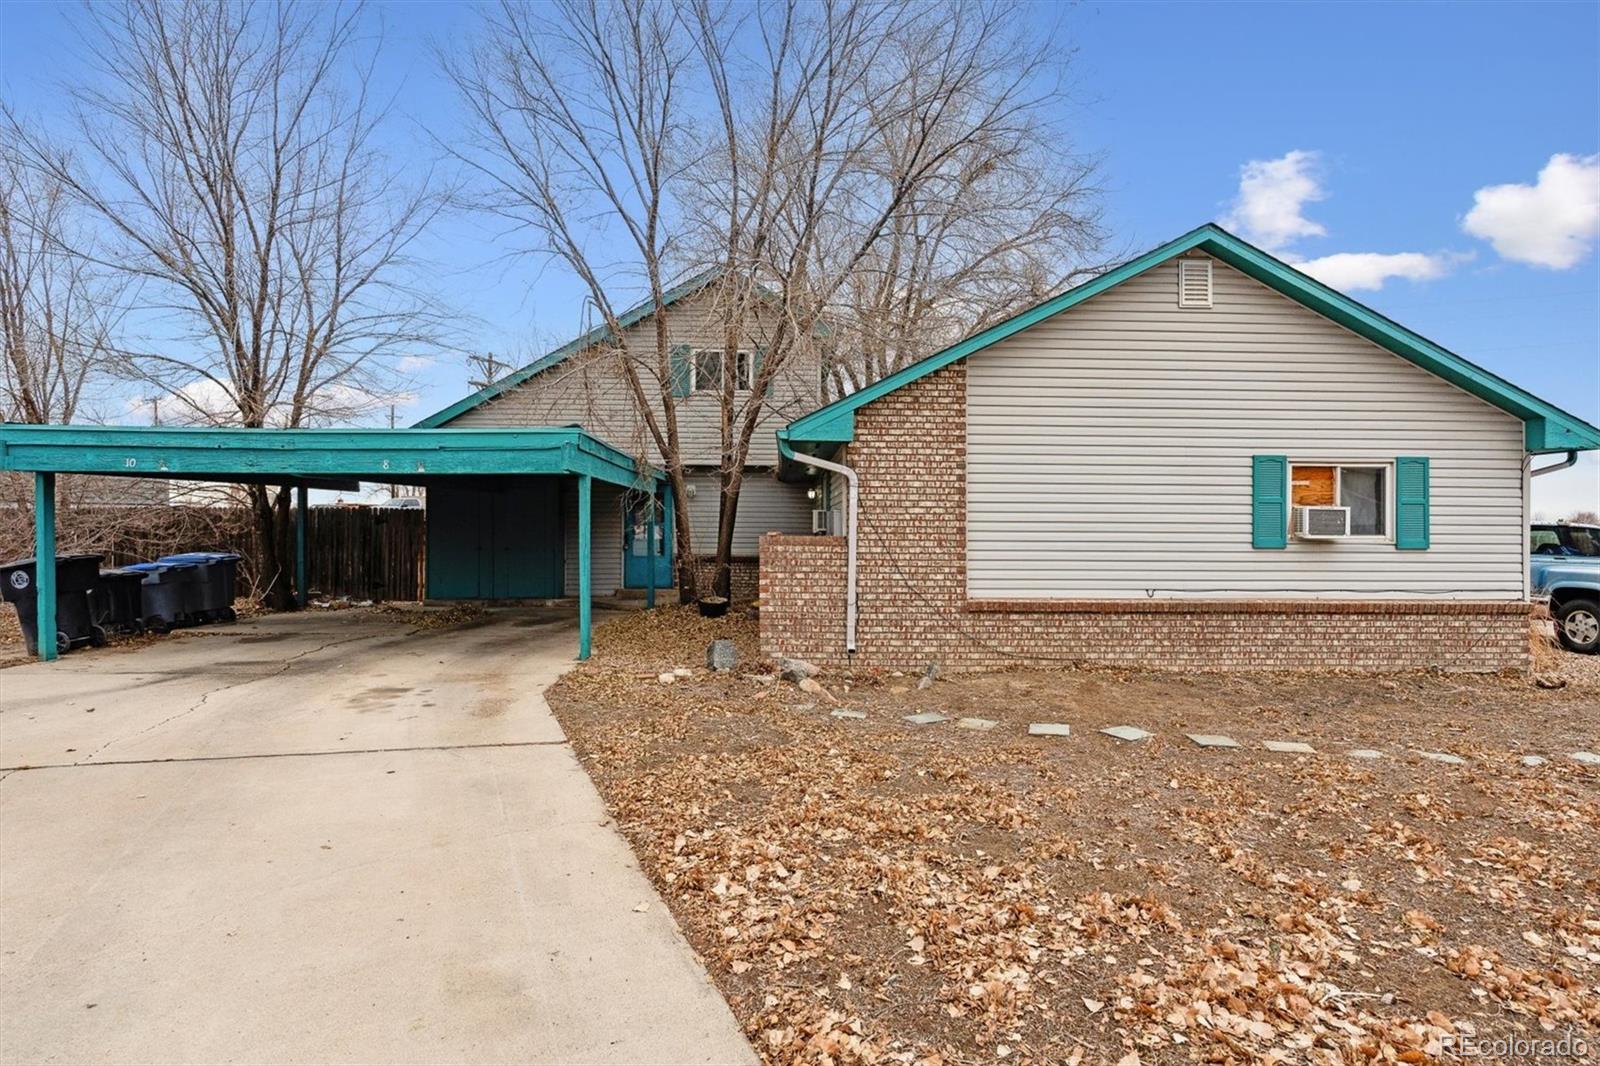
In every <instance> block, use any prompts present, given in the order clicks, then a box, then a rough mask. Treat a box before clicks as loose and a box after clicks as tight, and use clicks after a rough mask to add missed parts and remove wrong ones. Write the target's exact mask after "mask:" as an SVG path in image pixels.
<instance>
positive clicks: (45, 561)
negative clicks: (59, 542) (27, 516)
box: [33, 473, 61, 662]
mask: <svg viewBox="0 0 1600 1066" xmlns="http://www.w3.org/2000/svg"><path fill="white" fill-rule="evenodd" d="M33 592H34V595H35V596H37V597H38V613H36V614H35V615H34V621H35V624H36V625H37V626H38V630H39V658H40V659H42V660H43V661H45V662H49V661H50V660H52V659H54V658H56V657H57V656H59V655H60V654H61V649H60V648H58V647H56V476H55V475H54V474H44V473H37V474H34V475H33Z"/></svg>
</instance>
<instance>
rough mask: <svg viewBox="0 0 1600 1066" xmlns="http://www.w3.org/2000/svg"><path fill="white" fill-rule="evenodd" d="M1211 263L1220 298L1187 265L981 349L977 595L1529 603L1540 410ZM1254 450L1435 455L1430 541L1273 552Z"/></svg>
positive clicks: (1380, 458) (975, 436) (971, 388)
mask: <svg viewBox="0 0 1600 1066" xmlns="http://www.w3.org/2000/svg"><path fill="white" fill-rule="evenodd" d="M1213 269H1214V275H1213V276H1214V306H1213V307H1211V308H1209V309H1187V308H1179V307H1178V300H1177V264H1176V262H1175V261H1169V262H1167V263H1165V264H1163V265H1161V266H1159V267H1155V268H1153V269H1151V270H1150V271H1148V272H1147V273H1145V274H1143V275H1140V276H1139V277H1136V278H1133V279H1130V280H1129V281H1127V282H1124V283H1123V284H1122V285H1119V286H1117V287H1116V288H1113V289H1111V290H1108V291H1107V292H1105V293H1102V294H1100V295H1098V296H1095V297H1093V298H1091V299H1090V300H1087V301H1085V302H1084V303H1082V304H1079V305H1078V306H1077V307H1074V308H1072V309H1070V310H1068V311H1066V312H1064V313H1063V314H1060V315H1057V316H1056V317H1054V318H1052V319H1049V320H1046V321H1044V322H1041V323H1039V324H1038V325H1035V326H1033V327H1031V328H1029V329H1028V330H1025V331H1024V332H1022V333H1019V334H1017V335H1016V336H1014V337H1011V338H1010V339H1008V340H1005V341H1002V342H1000V343H999V344H996V345H995V346H993V347H991V348H988V349H986V350H984V351H982V352H979V353H977V354H976V355H974V356H973V357H972V358H971V359H970V360H969V365H968V372H967V588H968V593H969V595H971V596H973V597H977V598H984V597H991V598H1005V599H1028V598H1097V597H1106V598H1138V599H1142V598H1145V597H1146V596H1156V597H1173V596H1177V597H1185V596H1187V597H1208V598H1233V597H1290V598H1294V597H1325V598H1341V597H1343V598H1352V597H1353V598H1367V597H1396V598H1398V597H1406V596H1428V597H1455V598H1465V599H1521V598H1524V596H1525V585H1524V582H1525V575H1524V573H1523V569H1524V566H1523V559H1524V551H1525V542H1526V539H1527V538H1526V535H1525V530H1526V520H1525V516H1524V506H1523V498H1524V485H1523V463H1522V460H1523V451H1522V424H1521V423H1520V422H1519V421H1518V420H1517V419H1515V418H1513V417H1512V416H1510V415H1508V414H1506V413H1504V412H1502V411H1500V410H1498V409H1496V408H1494V407H1491V406H1490V405H1488V404H1486V403H1484V402H1483V401H1481V400H1479V399H1478V398H1476V397H1474V396H1472V395H1470V394H1468V393H1466V392H1464V391H1462V390H1460V389H1457V388H1455V387H1454V386H1452V385H1450V384H1449V383H1447V382H1445V381H1443V380H1442V379H1440V378H1437V377H1434V376H1433V375H1431V374H1429V373H1427V372H1426V371H1424V370H1422V369H1420V368H1418V367H1416V366H1413V365H1412V364H1410V363H1408V362H1406V361H1404V360H1402V359H1400V358H1398V357H1397V356H1395V355H1393V354H1391V353H1389V352H1387V351H1384V350H1383V349H1381V348H1379V347H1377V346H1376V345H1374V344H1371V343H1370V342H1368V341H1366V340H1364V339H1363V338H1361V337H1358V336H1356V335H1355V334H1353V333H1350V332H1349V331H1347V330H1345V329H1343V328H1342V327H1340V326H1338V325H1336V324H1335V323H1333V322H1331V321H1329V320H1327V319H1325V318H1323V317H1321V316H1320V315H1317V314H1316V313H1314V312H1312V311H1310V310H1308V309H1306V308H1304V307H1301V306H1300V305H1299V304H1296V303H1294V302H1292V301H1291V300H1289V299H1288V298H1286V297H1284V296H1282V295H1280V294H1278V293H1276V292H1274V291H1272V290H1271V289H1268V288H1267V287H1265V286H1263V285H1261V284H1259V283H1258V282H1256V281H1254V280H1252V279H1250V278H1248V277H1246V276H1245V275H1243V274H1241V273H1239V272H1238V271H1235V270H1233V269H1232V268H1231V267H1228V266H1226V265H1225V264H1223V263H1221V262H1217V263H1216V264H1215V266H1214V268H1213ZM1256 454H1283V455H1288V456H1289V457H1290V459H1291V461H1302V462H1310V461H1323V462H1343V463H1351V462H1362V461H1372V462H1390V461H1392V460H1393V459H1394V458H1395V457H1396V456H1399V455H1425V456H1428V457H1429V459H1430V460H1431V508H1432V515H1431V517H1432V547H1431V549H1430V550H1428V551H1422V552H1409V551H1407V552H1402V551H1397V550H1396V549H1395V547H1394V545H1393V544H1392V543H1390V542H1368V541H1340V542H1332V543H1308V542H1297V541H1295V540H1294V539H1292V538H1291V540H1290V543H1289V546H1288V548H1287V549H1286V550H1281V551H1270V550H1256V549H1253V548H1252V547H1251V536H1250V517H1251V484H1250V474H1251V467H1250V458H1251V456H1252V455H1256ZM1389 491H1390V493H1391V505H1390V509H1389V516H1388V522H1389V527H1390V530H1391V531H1392V529H1393V507H1392V491H1393V484H1392V477H1391V479H1390V484H1389Z"/></svg>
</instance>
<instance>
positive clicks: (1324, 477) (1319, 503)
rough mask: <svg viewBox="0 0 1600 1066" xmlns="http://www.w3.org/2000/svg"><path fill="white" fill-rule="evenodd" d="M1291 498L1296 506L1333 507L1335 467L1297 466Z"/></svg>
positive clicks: (1334, 500) (1335, 501)
mask: <svg viewBox="0 0 1600 1066" xmlns="http://www.w3.org/2000/svg"><path fill="white" fill-rule="evenodd" d="M1293 482H1294V484H1293V491H1292V493H1291V499H1292V500H1293V501H1294V505H1295V506H1296V507H1332V506H1334V505H1335V504H1336V503H1338V502H1339V501H1338V499H1337V498H1336V496H1335V489H1334V477H1333V467H1331V466H1296V467H1295V468H1294V475H1293Z"/></svg>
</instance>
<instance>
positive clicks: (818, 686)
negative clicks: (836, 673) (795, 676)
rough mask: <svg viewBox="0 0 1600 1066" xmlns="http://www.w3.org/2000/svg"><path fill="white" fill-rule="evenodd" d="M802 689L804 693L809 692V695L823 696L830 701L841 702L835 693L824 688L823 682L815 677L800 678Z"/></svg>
mask: <svg viewBox="0 0 1600 1066" xmlns="http://www.w3.org/2000/svg"><path fill="white" fill-rule="evenodd" d="M800 691H801V692H804V693H807V694H808V695H811V696H821V697H822V698H823V699H825V700H827V701H828V702H829V703H838V702H839V701H838V700H836V699H834V696H833V693H831V692H829V691H828V690H827V689H825V688H823V687H822V682H820V681H818V680H817V679H816V678H814V677H803V678H801V679H800Z"/></svg>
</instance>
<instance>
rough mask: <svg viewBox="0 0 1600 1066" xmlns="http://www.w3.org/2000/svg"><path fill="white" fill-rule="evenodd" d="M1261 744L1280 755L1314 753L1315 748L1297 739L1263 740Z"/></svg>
mask: <svg viewBox="0 0 1600 1066" xmlns="http://www.w3.org/2000/svg"><path fill="white" fill-rule="evenodd" d="M1261 746H1262V747H1264V748H1266V749H1267V750H1268V751H1275V752H1278V753H1279V754H1282V755H1315V754H1316V753H1317V749H1316V748H1313V747H1312V746H1311V745H1310V744H1304V743H1301V742H1300V741H1298V740H1264V741H1262V742H1261Z"/></svg>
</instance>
